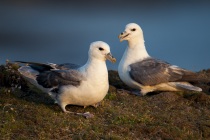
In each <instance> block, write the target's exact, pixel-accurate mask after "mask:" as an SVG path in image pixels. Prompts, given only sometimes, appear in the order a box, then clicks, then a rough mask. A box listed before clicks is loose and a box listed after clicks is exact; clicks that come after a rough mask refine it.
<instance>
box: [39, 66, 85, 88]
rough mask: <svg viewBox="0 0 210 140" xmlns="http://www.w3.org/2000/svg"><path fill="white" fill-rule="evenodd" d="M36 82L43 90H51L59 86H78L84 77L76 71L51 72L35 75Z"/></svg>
mask: <svg viewBox="0 0 210 140" xmlns="http://www.w3.org/2000/svg"><path fill="white" fill-rule="evenodd" d="M36 80H37V82H38V83H39V84H40V85H42V86H43V87H44V88H53V87H58V86H61V85H73V86H79V85H80V83H81V81H82V80H86V77H85V76H84V75H83V74H82V73H81V72H79V71H77V70H73V69H70V70H52V71H45V72H43V73H40V74H39V75H37V78H36Z"/></svg>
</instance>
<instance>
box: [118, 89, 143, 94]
mask: <svg viewBox="0 0 210 140" xmlns="http://www.w3.org/2000/svg"><path fill="white" fill-rule="evenodd" d="M117 92H118V93H128V94H132V95H136V96H142V94H141V93H140V92H139V91H137V90H136V91H129V90H125V89H118V90H117Z"/></svg>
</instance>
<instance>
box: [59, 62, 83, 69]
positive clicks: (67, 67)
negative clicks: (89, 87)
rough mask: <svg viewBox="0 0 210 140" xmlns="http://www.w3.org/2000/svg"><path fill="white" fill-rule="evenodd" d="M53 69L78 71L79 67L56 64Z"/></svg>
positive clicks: (69, 64) (68, 64)
mask: <svg viewBox="0 0 210 140" xmlns="http://www.w3.org/2000/svg"><path fill="white" fill-rule="evenodd" d="M55 67H56V68H57V69H61V70H68V69H78V68H79V67H80V65H77V64H73V63H64V64H58V65H56V66H55Z"/></svg>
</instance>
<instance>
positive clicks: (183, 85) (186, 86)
mask: <svg viewBox="0 0 210 140" xmlns="http://www.w3.org/2000/svg"><path fill="white" fill-rule="evenodd" d="M175 86H176V88H178V89H181V90H191V91H199V92H200V91H202V89H201V88H200V87H196V86H193V85H191V84H190V83H187V82H176V83H175Z"/></svg>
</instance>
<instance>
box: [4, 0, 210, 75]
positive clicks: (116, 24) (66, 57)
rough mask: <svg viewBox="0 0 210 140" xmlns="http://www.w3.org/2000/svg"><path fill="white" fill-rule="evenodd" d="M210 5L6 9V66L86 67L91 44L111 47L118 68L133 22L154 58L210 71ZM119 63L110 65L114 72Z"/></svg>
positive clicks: (126, 4)
mask: <svg viewBox="0 0 210 140" xmlns="http://www.w3.org/2000/svg"><path fill="white" fill-rule="evenodd" d="M209 14H210V2H208V1H191V2H188V1H182V2H173V1H170V2H169V1H159V2H152V1H150V2H146V3H145V2H143V1H140V2H137V1H127V2H126V1H123V0H114V1H112V2H110V1H108V2H104V1H100V2H99V3H97V2H94V1H93V2H89V3H87V2H86V3H83V4H81V3H79V2H78V3H71V2H66V3H61V2H60V3H59V2H57V3H50V1H48V2H45V3H36V2H34V3H11V4H2V5H0V63H1V64H4V63H5V60H6V59H9V60H11V61H13V60H22V61H38V62H54V63H65V62H72V63H77V64H80V65H83V64H84V63H85V62H86V60H87V57H88V56H87V51H88V49H89V44H90V43H91V42H93V41H97V40H101V41H105V42H107V43H108V44H109V45H110V46H111V51H112V54H113V55H114V56H115V57H116V58H117V60H118V63H119V61H120V59H121V57H122V55H123V52H124V50H125V47H126V45H127V43H126V42H122V43H120V42H119V40H118V38H117V36H118V34H119V33H121V32H122V31H123V30H124V28H125V25H126V24H127V23H130V22H135V23H137V24H139V25H140V26H141V27H142V29H143V32H144V38H145V45H146V47H147V50H148V52H149V54H150V55H151V56H153V57H156V58H159V59H163V60H165V61H167V62H170V63H172V64H175V65H178V66H180V67H183V68H186V69H190V70H193V71H198V70H201V69H207V68H210V62H209V60H210V55H209V54H210V53H209V52H210V15H209ZM118 63H116V64H111V63H110V62H107V65H108V68H109V69H117V66H118Z"/></svg>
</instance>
